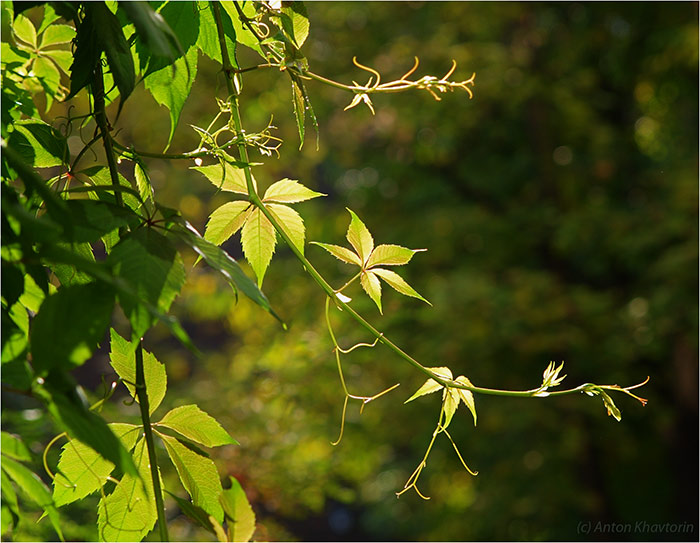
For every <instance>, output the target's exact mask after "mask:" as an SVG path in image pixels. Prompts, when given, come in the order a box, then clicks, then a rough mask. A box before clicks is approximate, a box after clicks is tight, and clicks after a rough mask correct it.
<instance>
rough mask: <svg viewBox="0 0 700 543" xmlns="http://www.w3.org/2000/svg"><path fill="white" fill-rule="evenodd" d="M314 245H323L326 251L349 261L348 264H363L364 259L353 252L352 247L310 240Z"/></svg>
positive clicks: (339, 258) (344, 260)
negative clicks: (347, 247)
mask: <svg viewBox="0 0 700 543" xmlns="http://www.w3.org/2000/svg"><path fill="white" fill-rule="evenodd" d="M310 243H312V244H313V245H318V246H319V247H323V248H324V249H325V250H326V251H328V252H329V253H330V254H332V255H333V256H334V257H336V258H337V259H338V260H342V261H343V262H347V263H348V264H355V265H357V266H362V261H361V260H360V257H359V256H357V255H356V254H355V253H353V252H352V251H351V250H350V249H346V248H345V247H341V246H340V245H333V244H332V243H320V242H318V241H312V242H310Z"/></svg>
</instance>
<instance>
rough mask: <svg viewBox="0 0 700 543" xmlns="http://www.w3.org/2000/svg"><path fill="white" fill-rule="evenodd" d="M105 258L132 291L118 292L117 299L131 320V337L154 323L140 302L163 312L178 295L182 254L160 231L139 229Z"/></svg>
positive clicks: (180, 285) (138, 335) (139, 334)
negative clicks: (131, 292) (130, 292)
mask: <svg viewBox="0 0 700 543" xmlns="http://www.w3.org/2000/svg"><path fill="white" fill-rule="evenodd" d="M107 261H108V262H109V263H110V264H111V265H112V267H113V269H114V273H115V274H116V275H117V276H118V277H120V278H122V279H123V280H125V281H126V282H127V283H128V284H129V285H130V286H131V287H132V289H133V292H134V293H135V295H132V294H129V293H126V292H120V293H119V301H120V304H121V306H122V308H123V309H124V313H125V314H126V315H127V317H128V318H129V320H130V321H131V325H132V327H133V330H132V334H133V337H141V336H143V334H144V333H145V332H146V330H147V329H148V328H149V327H150V326H151V324H152V323H153V322H154V318H153V317H152V316H151V314H150V312H149V311H148V310H147V308H146V307H145V306H144V303H143V302H147V303H149V304H150V305H152V306H155V307H156V308H157V310H158V311H160V312H162V313H167V312H168V310H169V309H170V305H171V304H172V302H173V300H174V299H175V297H176V296H177V295H178V294H179V292H180V288H182V285H183V284H184V282H185V268H184V265H183V263H182V257H181V256H180V253H178V252H177V251H176V250H175V248H174V247H173V246H172V244H171V243H170V241H169V240H168V239H167V238H166V237H165V236H163V235H162V234H161V233H159V232H156V231H155V230H152V229H150V228H139V229H138V230H136V231H135V232H132V233H130V234H128V235H127V236H125V237H124V238H123V239H122V241H121V242H119V243H118V244H117V245H116V246H115V247H114V249H112V252H111V253H110V255H109V257H108V259H107Z"/></svg>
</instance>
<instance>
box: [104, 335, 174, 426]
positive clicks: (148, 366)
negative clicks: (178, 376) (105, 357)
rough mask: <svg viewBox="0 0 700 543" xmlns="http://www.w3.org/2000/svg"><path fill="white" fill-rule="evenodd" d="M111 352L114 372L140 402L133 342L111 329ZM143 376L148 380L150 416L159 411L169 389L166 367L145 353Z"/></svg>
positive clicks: (147, 391) (110, 357) (151, 355)
mask: <svg viewBox="0 0 700 543" xmlns="http://www.w3.org/2000/svg"><path fill="white" fill-rule="evenodd" d="M110 339H111V342H110V345H111V350H110V353H109V359H110V363H111V365H112V367H113V368H114V371H116V372H117V375H119V377H121V378H122V380H123V382H124V384H125V385H126V388H127V389H129V394H131V396H132V397H133V398H134V399H135V400H136V401H137V402H138V401H139V400H138V397H137V395H136V390H135V388H134V384H135V383H136V354H135V352H134V351H135V348H134V347H133V346H132V344H131V342H129V341H127V340H126V339H124V338H123V337H121V336H120V335H119V334H117V332H116V331H115V330H114V328H112V329H110ZM143 375H144V379H145V380H146V393H147V394H148V407H149V414H151V415H152V414H153V412H154V411H155V410H156V409H158V406H159V405H160V403H161V402H162V401H163V398H164V397H165V391H166V390H167V388H168V378H167V375H166V373H165V366H164V365H163V364H162V363H160V362H159V361H158V360H157V359H156V357H155V356H153V354H152V353H149V352H148V351H146V350H144V351H143Z"/></svg>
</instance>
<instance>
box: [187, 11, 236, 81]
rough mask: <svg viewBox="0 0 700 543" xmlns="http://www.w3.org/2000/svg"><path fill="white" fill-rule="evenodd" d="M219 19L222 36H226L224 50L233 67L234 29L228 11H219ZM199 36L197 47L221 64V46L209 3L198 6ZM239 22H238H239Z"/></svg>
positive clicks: (234, 49)
mask: <svg viewBox="0 0 700 543" xmlns="http://www.w3.org/2000/svg"><path fill="white" fill-rule="evenodd" d="M221 19H222V21H221V22H222V23H223V27H224V36H225V37H226V50H227V51H228V57H229V60H230V61H231V63H232V64H233V65H234V68H237V67H238V63H237V62H236V31H235V29H234V26H233V25H232V23H231V19H230V17H229V16H228V12H226V11H223V12H222V13H221ZM199 21H200V22H199V36H198V37H197V47H198V48H199V50H200V51H201V52H202V53H204V54H205V55H207V56H208V57H209V58H210V59H212V60H215V61H217V62H218V63H219V64H221V46H220V45H219V35H218V32H217V30H216V21H215V19H214V14H213V13H212V7H211V4H209V3H202V4H200V6H199ZM239 24H240V23H239Z"/></svg>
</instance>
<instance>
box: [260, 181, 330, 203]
mask: <svg viewBox="0 0 700 543" xmlns="http://www.w3.org/2000/svg"><path fill="white" fill-rule="evenodd" d="M319 196H326V195H325V194H322V193H320V192H316V191H314V190H311V189H310V188H308V187H305V186H304V185H302V184H301V183H299V181H295V180H293V179H286V178H285V179H282V180H280V181H277V182H276V183H273V184H272V185H270V187H269V188H268V189H267V190H266V191H265V196H264V197H263V201H264V202H279V203H282V204H293V203H296V202H303V201H305V200H311V199H312V198H318V197H319Z"/></svg>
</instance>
